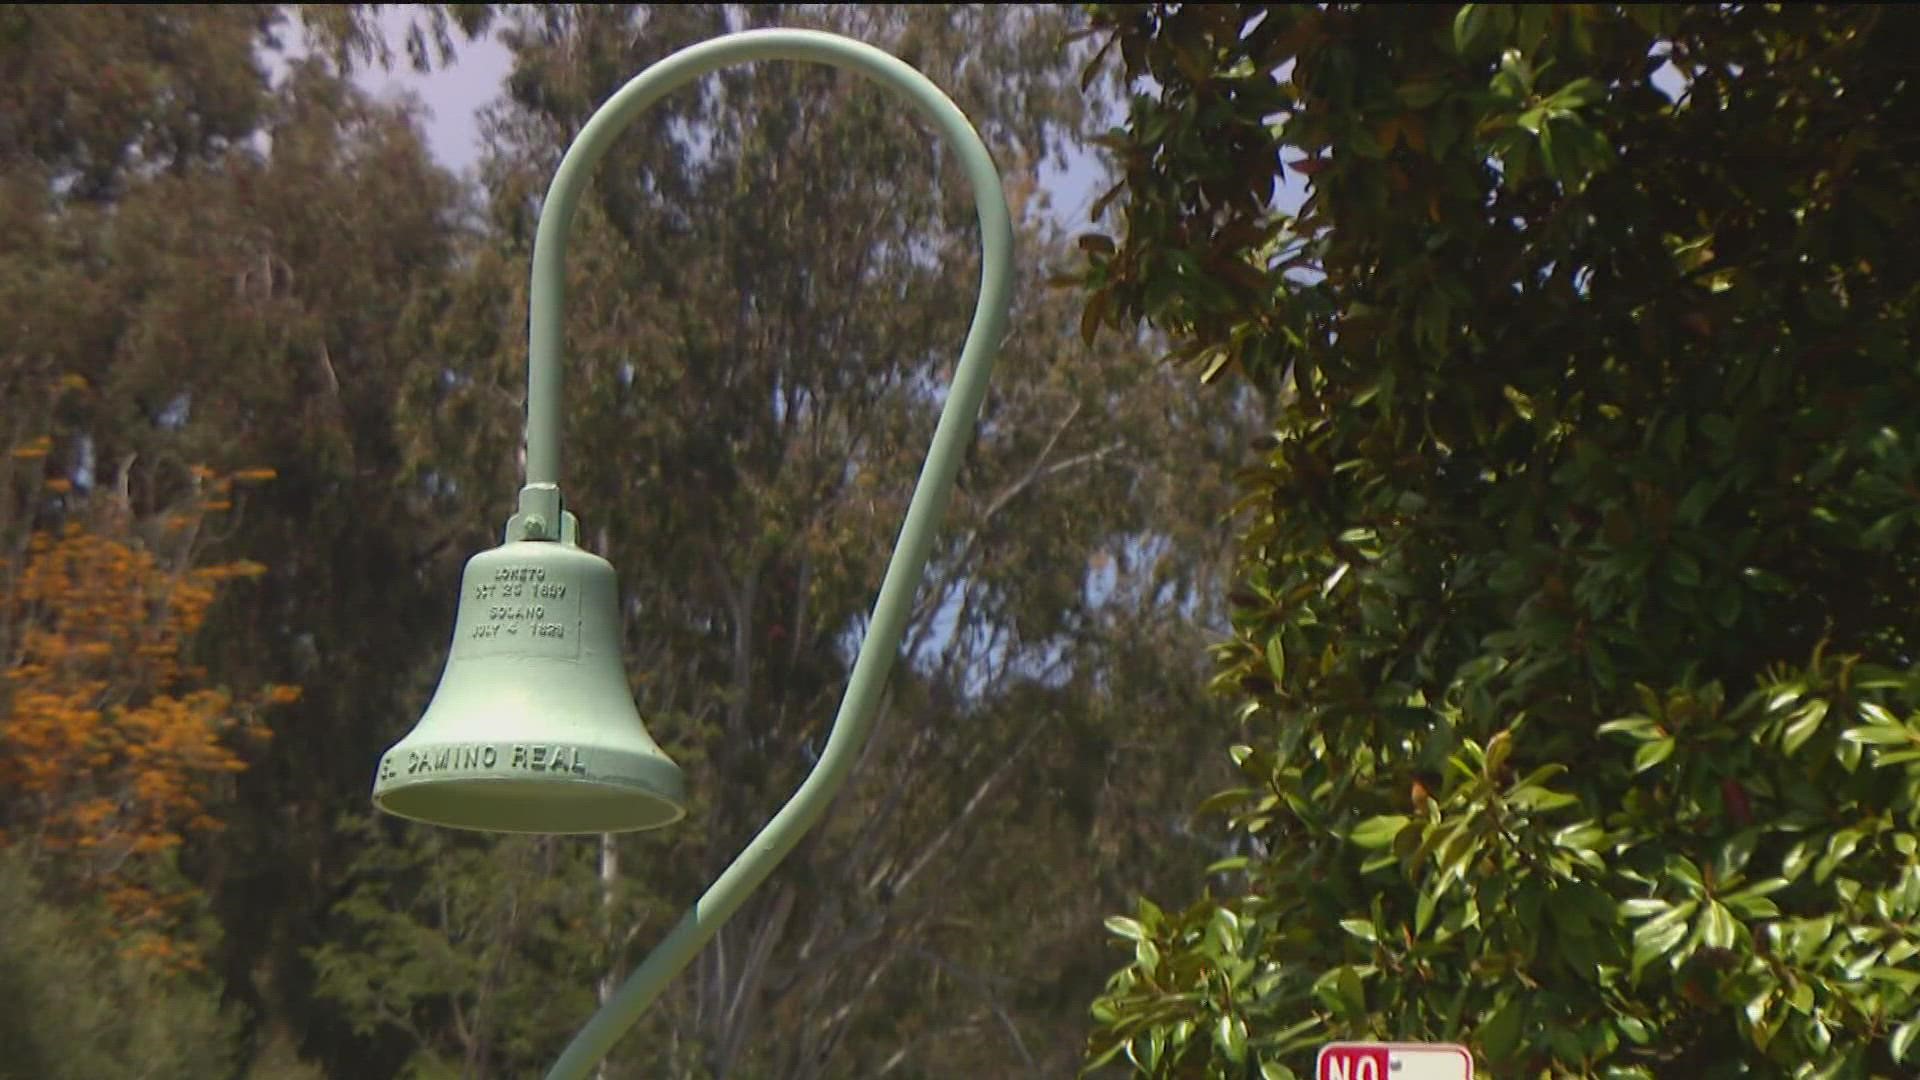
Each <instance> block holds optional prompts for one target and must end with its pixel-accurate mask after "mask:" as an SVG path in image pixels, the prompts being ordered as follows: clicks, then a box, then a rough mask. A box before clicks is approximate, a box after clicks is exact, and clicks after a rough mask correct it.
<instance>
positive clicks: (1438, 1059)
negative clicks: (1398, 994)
mask: <svg viewBox="0 0 1920 1080" xmlns="http://www.w3.org/2000/svg"><path fill="white" fill-rule="evenodd" d="M1314 1077H1315V1080H1473V1055H1472V1054H1469V1053H1467V1048H1466V1047H1464V1046H1457V1045H1455V1044H1453V1043H1328V1044H1327V1045H1325V1046H1323V1047H1321V1048H1320V1056H1319V1058H1318V1059H1317V1060H1316V1061H1315V1063H1314Z"/></svg>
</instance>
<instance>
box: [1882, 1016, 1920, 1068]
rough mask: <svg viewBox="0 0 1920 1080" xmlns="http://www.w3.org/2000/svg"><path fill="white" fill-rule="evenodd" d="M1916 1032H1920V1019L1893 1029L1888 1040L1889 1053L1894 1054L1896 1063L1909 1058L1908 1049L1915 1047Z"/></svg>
mask: <svg viewBox="0 0 1920 1080" xmlns="http://www.w3.org/2000/svg"><path fill="white" fill-rule="evenodd" d="M1916 1034H1920V1020H1909V1021H1907V1022H1906V1023H1904V1024H1901V1025H1900V1026H1899V1027H1897V1028H1894V1029H1893V1036H1892V1037H1891V1038H1889V1039H1888V1040H1887V1053H1888V1054H1890V1055H1892V1056H1893V1061H1894V1064H1896V1065H1898V1064H1899V1063H1901V1062H1903V1061H1905V1060H1907V1051H1908V1050H1911V1049H1913V1037H1914V1036H1915V1035H1916Z"/></svg>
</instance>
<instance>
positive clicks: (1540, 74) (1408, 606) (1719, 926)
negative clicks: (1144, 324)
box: [1083, 4, 1920, 1077]
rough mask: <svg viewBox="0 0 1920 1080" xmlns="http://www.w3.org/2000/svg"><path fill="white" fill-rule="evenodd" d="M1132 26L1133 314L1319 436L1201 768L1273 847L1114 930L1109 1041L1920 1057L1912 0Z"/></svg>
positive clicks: (1275, 540)
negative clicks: (1288, 199) (1219, 760)
mask: <svg viewBox="0 0 1920 1080" xmlns="http://www.w3.org/2000/svg"><path fill="white" fill-rule="evenodd" d="M1096 20H1097V22H1098V23H1099V25H1100V27H1101V28H1102V30H1103V32H1104V34H1105V45H1106V47H1107V48H1108V49H1110V50H1117V52H1118V56H1119V58H1120V62H1121V63H1122V64H1123V65H1124V68H1125V72H1126V76H1127V78H1128V79H1129V80H1130V81H1131V84H1132V85H1133V86H1134V87H1135V88H1136V93H1135V95H1134V97H1133V99H1132V105H1131V112H1130V116H1129V120H1128V124H1127V126H1126V127H1125V128H1124V129H1123V130H1119V131H1117V132H1115V133H1114V135H1113V137H1112V140H1111V142H1112V145H1113V146H1114V147H1115V150H1116V153H1117V154H1118V156H1119V158H1120V160H1121V162H1122V163H1123V165H1124V167H1125V169H1126V178H1125V183H1124V187H1123V188H1122V189H1121V190H1119V191H1118V192H1116V196H1115V197H1116V199H1117V200H1118V201H1117V202H1116V203H1115V205H1116V206H1118V208H1119V214H1120V223H1121V226H1122V228H1121V230H1120V235H1119V236H1118V237H1117V239H1108V238H1104V237H1095V238H1090V239H1088V240H1086V241H1083V244H1084V246H1085V247H1086V248H1087V249H1088V251H1089V252H1090V257H1089V259H1088V261H1087V265H1086V270H1085V280H1086V283H1087V285H1088V286H1089V288H1090V290H1091V291H1090V296H1089V300H1088V303H1089V307H1090V309H1091V310H1090V319H1091V321H1093V322H1095V323H1098V322H1100V321H1102V320H1104V321H1107V322H1111V323H1117V324H1119V325H1122V326H1131V325H1133V324H1134V323H1135V321H1137V320H1146V321H1148V322H1150V323H1151V324H1153V325H1155V326H1157V327H1160V328H1162V329H1164V330H1165V331H1167V332H1168V334H1169V335H1170V336H1171V337H1172V339H1173V355H1174V356H1175V357H1176V358H1178V359H1181V360H1186V361H1191V362H1194V363H1197V364H1200V365H1202V370H1203V372H1205V373H1206V374H1208V375H1209V376H1214V375H1218V374H1222V373H1226V372H1241V373H1244V375H1245V376H1247V378H1248V379H1249V380H1251V381H1252V384H1253V385H1257V386H1259V387H1261V388H1263V389H1264V390H1265V391H1266V392H1267V393H1268V394H1269V395H1270V400H1271V402H1272V409H1273V419H1272V429H1273V430H1272V434H1271V436H1270V437H1269V438H1268V439H1267V440H1266V441H1265V444H1264V448H1263V450H1262V452H1261V454H1260V457H1259V458H1258V459H1257V460H1256V461H1255V462H1254V463H1253V464H1251V466H1250V467H1249V468H1248V469H1247V470H1246V472H1245V476H1244V481H1245V498H1244V501H1243V502H1242V504H1241V506H1242V511H1243V513H1242V516H1241V518H1240V522H1241V529H1242V532H1241V537H1240V569H1239V577H1240V583H1239V586H1238V588H1237V590H1236V593H1235V596H1234V600H1235V614H1234V633H1233V635H1232V637H1231V638H1230V640H1228V641H1226V642H1223V643H1222V644H1221V645H1220V646H1219V647H1218V650H1217V656H1218V660H1219V665H1220V667H1219V677H1218V680H1217V683H1218V685H1219V687H1220V688H1221V689H1222V690H1223V691H1224V692H1226V693H1228V694H1230V695H1232V696H1233V697H1235V698H1236V699H1237V700H1239V701H1240V702H1241V707H1240V712H1239V717H1240V722H1241V723H1240V728H1241V730H1240V733H1239V741H1238V745H1236V746H1234V747H1233V749H1232V751H1231V756H1232V759H1233V761H1234V762H1235V764H1236V765H1237V766H1238V768H1239V771H1240V772H1241V774H1242V779H1241V783H1240V786H1238V787H1236V788H1234V789H1231V790H1229V791H1226V792H1223V793H1221V794H1220V795H1218V796H1216V797H1214V798H1213V799H1210V800H1208V801H1207V802H1206V803H1204V804H1202V807H1201V809H1202V810H1203V811H1204V812H1207V813H1217V814H1220V815H1222V816H1223V818H1224V821H1225V822H1226V824H1227V825H1228V827H1230V828H1231V830H1232V831H1233V833H1234V834H1235V835H1236V836H1237V837H1238V838H1239V839H1240V841H1241V847H1242V850H1243V851H1244V852H1245V855H1244V856H1243V857H1239V858H1235V859H1231V860H1229V861H1227V862H1226V863H1223V864H1221V865H1219V866H1217V867H1215V868H1214V870H1213V871H1212V872H1211V873H1209V874H1208V875H1207V877H1206V878H1205V881H1206V882H1207V892H1206V895H1205V896H1204V897H1203V898H1202V899H1201V900H1200V901H1199V902H1197V903H1194V904H1192V905H1191V906H1186V907H1178V908H1169V909H1165V910H1163V909H1162V908H1160V907H1157V906H1155V905H1153V904H1151V903H1148V902H1145V901H1143V902H1142V903H1141V904H1140V906H1139V910H1138V912H1137V913H1136V914H1135V915H1134V916H1132V917H1116V918H1115V919H1114V920H1112V921H1111V922H1110V926H1111V927H1112V928H1113V930H1114V933H1115V934H1116V935H1117V938H1118V939H1119V941H1120V943H1121V944H1122V945H1124V946H1125V947H1126V948H1128V949H1129V950H1130V951H1131V953H1132V958H1131V960H1130V961H1129V962H1128V963H1126V965H1125V966H1124V968H1123V969H1122V970H1120V971H1119V972H1117V973H1116V974H1115V975H1114V976H1113V979H1112V981H1111V982H1110V984H1109V987H1108V990H1107V993H1106V994H1105V995H1103V996H1102V997H1101V998H1100V999H1099V1001H1098V1002H1097V1004H1096V1005H1095V1009H1094V1012H1095V1017H1096V1019H1097V1021H1098V1022H1099V1023H1100V1025H1101V1029H1100V1031H1099V1032H1098V1033H1097V1035H1096V1036H1095V1038H1094V1041H1093V1043H1092V1047H1091V1050H1092V1054H1093V1056H1094V1058H1095V1060H1108V1059H1112V1058H1113V1057H1114V1056H1115V1055H1119V1054H1124V1055H1125V1056H1126V1058H1127V1059H1128V1060H1130V1061H1131V1062H1133V1063H1134V1065H1135V1067H1136V1068H1137V1069H1139V1070H1140V1071H1141V1072H1143V1073H1147V1074H1151V1075H1156V1076H1250V1075H1264V1076H1269V1077H1272V1076H1292V1075H1297V1074H1298V1070H1302V1069H1304V1068H1307V1067H1308V1065H1307V1063H1308V1062H1309V1061H1310V1060H1311V1051H1312V1047H1313V1046H1314V1045H1315V1044H1316V1043H1319V1042H1322V1041H1325V1040H1328V1039H1334V1038H1418V1039H1459V1040H1463V1041H1466V1042H1468V1043H1470V1044H1471V1045H1472V1047H1473V1048H1474V1050H1475V1052H1476V1054H1477V1055H1478V1056H1479V1057H1480V1059H1481V1060H1482V1062H1483V1065H1484V1067H1486V1068H1489V1069H1491V1070H1493V1071H1495V1073H1496V1074H1497V1075H1515V1076H1518V1075H1528V1076H1532V1075H1542V1076H1544V1075H1549V1074H1551V1075H1574V1076H1610V1077H1631V1076H1641V1077H1654V1076H1683V1075H1684V1076H1736V1075H1741V1076H1746V1075H1751V1076H1771V1075H1793V1076H1894V1075H1905V1074H1908V1073H1910V1072H1911V1071H1912V1068H1913V1057H1912V1049H1913V1042H1914V1038H1915V1034H1916V1032H1917V1031H1920V1015H1916V1012H1917V1010H1920V996H1917V995H1916V990H1920V976H1916V975H1915V973H1914V970H1913V967H1912V957H1913V956H1914V955H1915V954H1916V953H1920V937H1916V931H1915V929H1914V926H1915V923H1914V921H1913V920H1914V918H1915V916H1916V914H1920V854H1917V853H1920V821H1916V815H1917V814H1920V749H1917V748H1920V714H1917V713H1916V710H1920V670H1916V668H1915V661H1916V656H1915V653H1914V642H1915V640H1916V633H1920V624H1917V623H1916V622H1915V618H1914V611H1915V610H1916V609H1915V607H1914V604H1913V595H1914V589H1915V587H1916V569H1920V566H1917V565H1916V562H1915V557H1914V555H1913V551H1914V544H1913V539H1914V533H1913V529H1914V527H1915V525H1916V523H1917V522H1920V518H1916V511H1920V505H1917V504H1916V490H1920V489H1916V487H1915V484H1914V476H1915V474H1914V467H1915V460H1916V459H1915V456H1914V450H1913V447H1914V445H1915V440H1916V438H1920V420H1916V417H1920V409H1917V408H1916V405H1920V380H1917V379H1916V371H1915V368H1914V365H1913V361H1912V356H1913V354H1914V346H1915V340H1914V335H1915V327H1916V320H1917V319H1920V307H1917V306H1916V299H1917V294H1916V286H1917V285H1920V281H1917V279H1916V271H1917V270H1920V263H1917V262H1916V260H1915V259H1914V258H1913V256H1912V253H1911V251H1910V250H1908V249H1907V248H1906V247H1905V246H1903V243H1902V240H1901V238H1902V237H1903V236H1904V235H1905V234H1907V233H1908V232H1910V231H1911V229H1912V228H1913V226H1914V224H1915V211H1914V209H1913V208H1914V207H1915V206H1916V205H1920V203H1917V202H1916V196H1920V188H1917V187H1916V184H1917V183H1920V181H1916V179H1915V177H1916V176H1920V172H1917V171H1916V169H1915V166H1916V164H1920V160H1916V159H1920V142H1917V141H1916V140H1915V139H1914V137H1913V135H1912V132H1911V118H1912V117H1913V116H1915V115H1920V112H1916V110H1917V109H1920V101H1917V100H1916V94H1920V85H1916V83H1915V82H1914V80H1913V79H1912V77H1911V62H1910V58H1909V52H1910V42H1911V41H1912V39H1913V35H1914V33H1915V31H1916V29H1920V24H1917V23H1916V17H1915V15H1914V14H1913V13H1912V11H1911V10H1909V9H1906V8H1896V7H1847V8H1834V7H1822V6H1813V5H1808V6H1784V7H1783V6H1759V5H1718V6H1684V7H1675V6H1651V5H1647V6H1626V7H1615V6H1610V5H1566V6H1553V7H1548V6H1544V5H1543V6H1523V7H1506V6H1494V5H1478V4H1474V5H1465V6H1460V7H1457V8H1447V7H1440V6H1429V7H1404V6H1389V5H1382V6H1371V5H1316V6H1299V7H1294V6H1287V7H1282V6H1273V7H1267V6H1263V5H1248V4H1239V5H1138V6H1112V7H1106V6H1102V7H1099V8H1097V9H1096ZM1283 169H1292V170H1294V171H1296V172H1297V173H1299V174H1302V175H1304V176H1306V177H1307V179H1308V180H1309V182H1310V184H1311V195H1310V197H1309V198H1308V199H1307V200H1306V202H1305V204H1304V205H1302V206H1300V207H1299V208H1298V209H1297V210H1288V209H1285V208H1282V207H1280V206H1278V205H1276V203H1275V201H1274V196H1275V190H1276V187H1277V185H1279V184H1280V183H1281V181H1282V179H1283Z"/></svg>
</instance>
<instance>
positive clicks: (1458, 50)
mask: <svg viewBox="0 0 1920 1080" xmlns="http://www.w3.org/2000/svg"><path fill="white" fill-rule="evenodd" d="M1487 14H1488V13H1487V5H1485V4H1462V5H1460V10H1459V11H1457V12H1455V13H1454V16H1453V51H1454V53H1455V54H1456V55H1459V56H1465V55H1467V53H1468V52H1470V51H1471V50H1472V49H1473V47H1474V46H1475V45H1476V44H1478V42H1479V41H1480V38H1481V36H1482V35H1484V34H1485V33H1486V32H1487Z"/></svg>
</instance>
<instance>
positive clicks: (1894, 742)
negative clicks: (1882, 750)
mask: <svg viewBox="0 0 1920 1080" xmlns="http://www.w3.org/2000/svg"><path fill="white" fill-rule="evenodd" d="M1840 737H1841V738H1843V739H1846V740H1848V741H1849V742H1857V743H1864V744H1866V745H1868V746H1906V745H1909V744H1911V743H1913V742H1914V741H1915V740H1914V737H1913V733H1912V732H1910V731H1908V730H1907V729H1906V726H1905V725H1904V724H1896V725H1893V726H1891V727H1888V726H1884V725H1880V724H1874V725H1871V726H1868V727H1855V728H1848V729H1847V730H1846V731H1845V732H1842V733H1841V735H1840Z"/></svg>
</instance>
